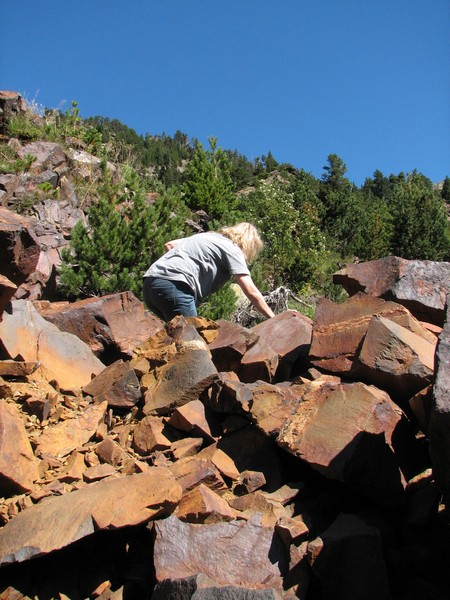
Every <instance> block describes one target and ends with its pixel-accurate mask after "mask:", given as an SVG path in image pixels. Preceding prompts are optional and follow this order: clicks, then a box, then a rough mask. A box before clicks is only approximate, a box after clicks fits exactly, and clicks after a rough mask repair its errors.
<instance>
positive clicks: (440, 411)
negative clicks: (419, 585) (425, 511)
mask: <svg viewBox="0 0 450 600" xmlns="http://www.w3.org/2000/svg"><path fill="white" fill-rule="evenodd" d="M429 437H430V453H431V459H432V463H433V472H434V475H435V477H436V481H437V482H438V484H439V487H440V488H441V490H442V493H443V494H444V498H445V501H446V505H447V506H450V294H449V295H448V296H447V318H446V322H445V325H444V328H443V329H442V332H441V334H440V336H439V343H438V346H437V351H436V381H435V383H434V386H433V396H432V402H431V417H430V422H429Z"/></svg>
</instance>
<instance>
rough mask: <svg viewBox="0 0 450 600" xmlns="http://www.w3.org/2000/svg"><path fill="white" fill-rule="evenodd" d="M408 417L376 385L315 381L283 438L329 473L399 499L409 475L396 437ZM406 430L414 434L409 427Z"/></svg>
mask: <svg viewBox="0 0 450 600" xmlns="http://www.w3.org/2000/svg"><path fill="white" fill-rule="evenodd" d="M404 419H405V417H404V415H403V413H402V411H401V410H400V409H399V407H398V406H397V405H396V404H394V403H393V402H392V400H391V399H390V398H389V396H388V394H387V393H386V392H384V391H381V390H379V389H377V388H375V387H373V386H367V385H364V384H362V383H342V384H336V383H328V382H325V383H320V382H313V383H312V384H310V386H305V391H304V394H303V397H302V401H301V402H300V403H299V404H298V405H297V409H296V410H295V412H294V413H293V414H292V416H291V417H290V418H289V419H288V420H287V422H286V423H285V425H284V426H283V428H282V429H281V431H280V433H279V435H278V438H277V443H278V444H279V445H280V446H281V447H282V448H284V449H285V450H287V451H288V452H290V453H292V454H294V455H295V456H297V457H299V458H301V459H302V460H303V461H305V462H307V463H308V464H309V465H310V466H311V467H312V468H313V469H315V470H317V471H319V472H320V473H322V474H323V475H325V476H326V477H329V478H331V479H336V480H338V481H345V482H347V483H349V484H350V485H351V486H352V487H353V488H354V489H358V490H360V491H362V493H363V494H365V495H366V496H368V497H370V498H372V499H373V500H375V501H378V502H381V503H382V504H385V505H398V504H401V503H402V502H403V501H404V489H405V486H406V479H405V475H404V474H403V472H402V470H401V469H402V467H403V457H401V456H400V455H396V446H395V447H394V442H395V444H397V443H398V438H399V437H401V427H400V424H401V422H402V420H404ZM394 433H395V438H394ZM403 435H404V436H405V437H406V439H407V440H408V441H411V440H410V439H409V437H408V436H411V438H413V433H412V432H409V431H408V432H407V433H405V434H403ZM411 443H412V441H411Z"/></svg>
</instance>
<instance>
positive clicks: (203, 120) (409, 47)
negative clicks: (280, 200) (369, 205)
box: [0, 0, 450, 185]
mask: <svg viewBox="0 0 450 600" xmlns="http://www.w3.org/2000/svg"><path fill="white" fill-rule="evenodd" d="M449 15H450V3H449V1H448V0H276V1H275V0H270V1H269V0H127V1H125V0H78V2H73V1H69V0H9V1H8V0H0V89H8V90H14V91H18V92H21V93H22V94H23V95H24V96H25V98H26V99H28V100H29V101H32V100H35V101H36V102H38V103H40V104H41V105H43V106H45V107H48V108H61V109H62V110H66V109H67V108H68V107H69V106H70V102H71V101H72V100H76V101H77V102H78V104H79V108H80V111H81V114H82V116H83V117H88V116H93V115H101V116H104V117H109V118H111V119H113V118H117V119H119V120H120V121H121V122H122V123H124V124H125V125H128V126H129V127H131V128H133V129H135V130H136V131H137V132H138V133H139V134H146V133H150V134H152V135H154V134H161V133H163V132H165V133H166V134H168V135H173V134H174V133H175V132H176V130H177V129H179V130H181V131H182V132H183V133H186V134H187V135H188V136H189V138H198V139H199V140H200V141H201V142H202V143H204V144H205V145H206V144H207V138H208V137H209V136H215V137H217V138H218V140H219V146H221V147H222V148H226V149H232V150H234V149H237V150H238V151H239V152H240V153H242V154H244V155H245V156H247V158H249V159H252V158H256V157H258V156H262V155H263V154H267V153H268V152H269V151H271V152H272V154H273V155H274V157H275V158H276V159H277V160H278V161H280V162H288V163H291V164H293V165H294V166H295V167H297V168H304V169H306V170H307V171H310V172H311V173H312V174H313V175H315V176H316V177H321V176H322V174H323V166H324V165H325V164H326V162H327V156H328V155H329V154H331V153H335V154H338V155H339V156H340V157H341V158H342V159H343V160H344V162H345V163H346V165H347V176H348V177H349V178H350V179H351V180H352V181H354V182H355V183H356V184H357V185H361V184H362V183H363V182H364V179H365V178H366V177H371V176H372V175H373V172H374V171H375V170H376V169H379V170H381V171H382V172H383V173H384V174H385V175H389V174H390V173H396V174H397V173H399V172H400V171H404V172H410V171H412V170H413V169H417V170H418V171H419V172H421V173H423V174H424V175H426V176H427V177H429V178H430V179H431V180H432V181H434V182H437V181H440V180H442V179H444V177H445V176H447V175H450V168H449V165H450V161H449V159H450V102H449V101H450V93H449V91H450V85H449V83H450V77H449V76H450V68H449V67H450V53H449V43H448V42H449V31H450V27H449V25H450V19H449Z"/></svg>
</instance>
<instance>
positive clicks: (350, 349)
mask: <svg viewBox="0 0 450 600" xmlns="http://www.w3.org/2000/svg"><path fill="white" fill-rule="evenodd" d="M374 316H379V317H384V318H385V319H389V320H390V321H392V322H394V323H398V324H399V325H401V326H402V327H404V328H406V329H408V330H409V331H411V332H413V333H414V334H416V335H418V336H420V337H421V338H423V339H424V340H427V341H428V342H430V343H436V337H435V336H434V334H432V333H430V332H429V331H428V330H427V329H426V328H425V327H423V325H422V324H421V323H420V322H419V321H418V320H417V319H415V318H414V317H413V316H412V314H411V313H410V312H409V310H408V309H407V308H405V307H404V306H402V305H401V304H398V303H396V302H390V301H386V300H383V299H381V298H376V297H372V296H368V295H367V294H363V293H362V292H358V293H356V294H355V295H354V296H352V297H351V298H349V299H348V300H346V301H345V302H342V303H341V304H337V303H335V302H332V301H331V300H328V299H326V298H323V299H322V300H320V301H319V303H318V305H317V310H316V315H315V317H314V329H313V336H312V343H311V348H310V351H309V356H310V360H311V362H312V363H313V364H314V365H315V366H316V367H319V368H322V369H325V370H327V371H329V372H332V373H337V374H345V373H350V372H351V370H352V368H353V364H354V359H355V356H356V355H357V354H358V352H359V350H360V347H361V343H362V341H363V339H364V337H365V335H366V333H367V330H368V328H369V325H370V323H371V321H372V318H373V317H374Z"/></svg>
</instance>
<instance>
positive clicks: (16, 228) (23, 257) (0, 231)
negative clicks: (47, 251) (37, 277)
mask: <svg viewBox="0 0 450 600" xmlns="http://www.w3.org/2000/svg"><path fill="white" fill-rule="evenodd" d="M31 231H32V225H31V221H30V219H28V218H27V217H24V216H21V215H17V214H15V213H13V212H11V211H10V210H7V209H6V208H2V207H1V206H0V265H1V274H2V275H3V276H4V277H6V278H7V279H9V280H10V281H11V282H12V283H13V284H14V285H17V286H19V285H20V284H21V283H23V282H24V281H25V280H26V279H27V278H28V277H29V276H30V275H31V274H32V273H34V271H35V270H36V267H37V264H38V261H39V256H40V253H41V249H40V247H39V244H38V242H37V240H36V238H35V237H34V236H33V235H32V233H31Z"/></svg>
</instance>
